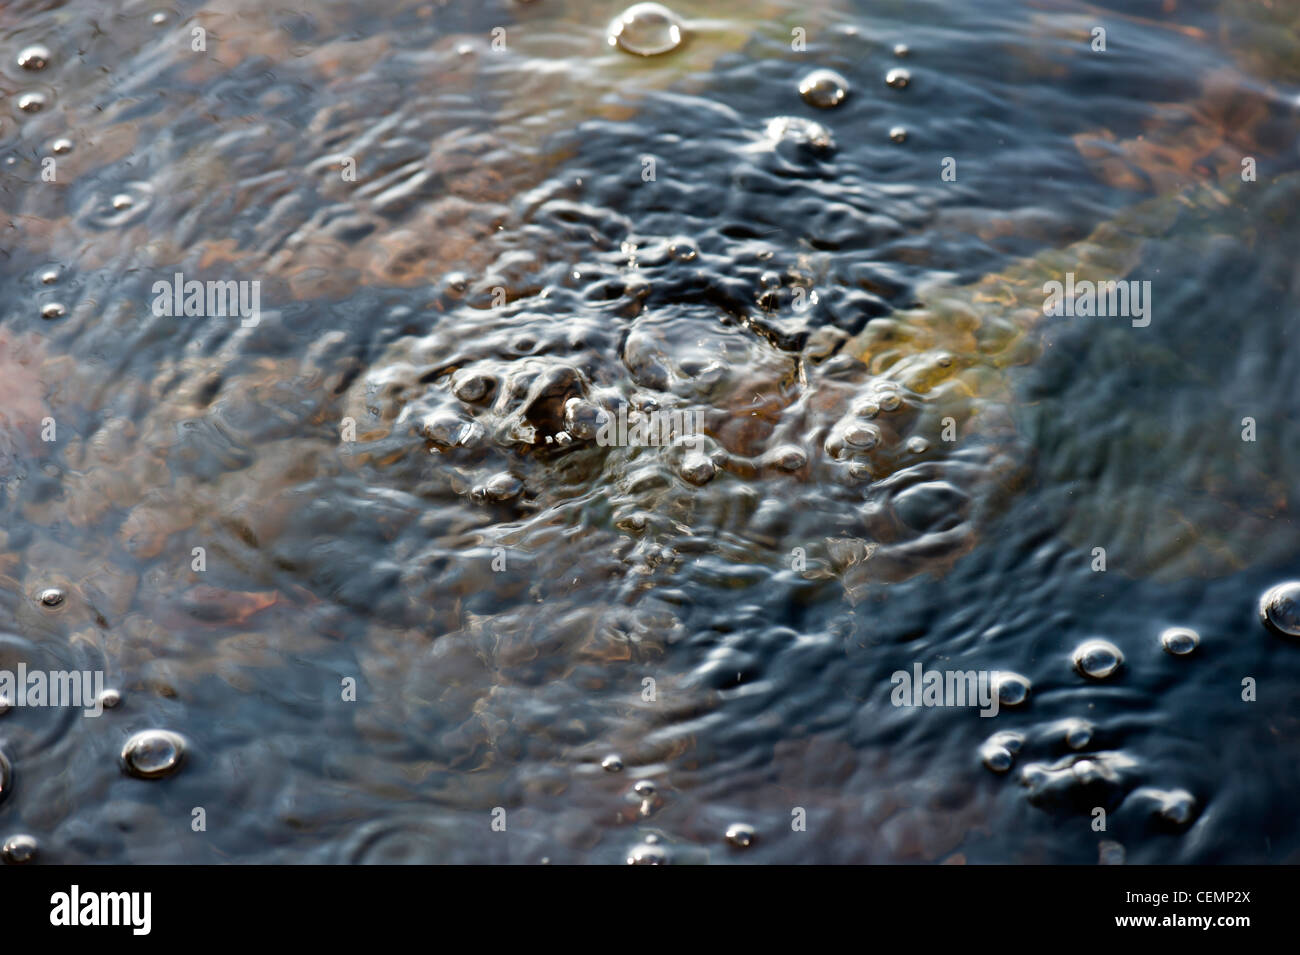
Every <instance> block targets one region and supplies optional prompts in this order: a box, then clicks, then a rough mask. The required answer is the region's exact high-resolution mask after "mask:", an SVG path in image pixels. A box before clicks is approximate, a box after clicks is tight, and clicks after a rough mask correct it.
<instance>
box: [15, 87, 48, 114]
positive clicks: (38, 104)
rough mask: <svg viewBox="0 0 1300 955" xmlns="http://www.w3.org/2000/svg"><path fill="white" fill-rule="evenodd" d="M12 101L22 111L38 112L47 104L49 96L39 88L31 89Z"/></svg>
mask: <svg viewBox="0 0 1300 955" xmlns="http://www.w3.org/2000/svg"><path fill="white" fill-rule="evenodd" d="M14 103H15V105H16V106H17V107H18V108H19V109H20V110H22V111H23V112H24V113H39V112H40V111H41V110H43V109H44V108H45V107H46V106H47V105H48V104H49V97H47V96H46V95H45V94H44V93H42V92H40V91H39V90H31V91H29V92H26V93H22V94H20V95H19V97H18V99H16V100H15V101H14Z"/></svg>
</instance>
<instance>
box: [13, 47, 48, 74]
mask: <svg viewBox="0 0 1300 955" xmlns="http://www.w3.org/2000/svg"><path fill="white" fill-rule="evenodd" d="M18 65H19V66H21V67H22V68H23V69H24V70H31V71H32V72H36V71H38V70H43V69H45V68H46V67H47V66H49V65H50V50H49V47H46V46H42V45H41V44H39V43H34V44H32V45H31V46H29V47H27V48H26V49H24V50H23V51H22V52H21V53H19V54H18Z"/></svg>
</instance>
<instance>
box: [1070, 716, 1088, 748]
mask: <svg viewBox="0 0 1300 955" xmlns="http://www.w3.org/2000/svg"><path fill="white" fill-rule="evenodd" d="M1091 742H1092V724H1091V723H1088V722H1086V721H1084V720H1071V721H1070V723H1069V725H1068V726H1066V728H1065V745H1066V746H1068V747H1070V749H1083V748H1084V747H1085V746H1087V745H1088V744H1089V743H1091Z"/></svg>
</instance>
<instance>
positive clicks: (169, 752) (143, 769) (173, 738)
mask: <svg viewBox="0 0 1300 955" xmlns="http://www.w3.org/2000/svg"><path fill="white" fill-rule="evenodd" d="M184 759H185V740H184V739H183V738H182V737H181V736H180V734H178V733H173V732H171V730H144V731H142V732H139V733H136V734H135V735H134V736H132V737H131V738H130V739H128V740H127V741H126V745H125V746H123V747H122V765H123V767H124V768H125V769H126V771H127V773H129V774H130V775H132V776H136V777H139V778H140V779H160V778H162V777H163V776H169V775H171V774H172V773H174V772H175V771H176V770H177V769H178V768H179V767H180V765H181V762H182V761H183V760H184Z"/></svg>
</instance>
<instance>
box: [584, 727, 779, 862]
mask: <svg viewBox="0 0 1300 955" xmlns="http://www.w3.org/2000/svg"><path fill="white" fill-rule="evenodd" d="M600 766H601V768H602V769H603V770H605V772H607V773H621V772H622V771H623V769H624V765H623V757H621V756H619V755H618V754H617V753H610V754H609V755H608V756H606V757H605V758H604V759H602V760H601V762H600ZM628 799H629V800H630V801H631V802H634V803H637V804H638V808H637V813H638V815H640V816H641V817H642V818H644V817H647V816H649V815H651V814H652V813H653V812H654V811H655V810H656V809H657V808H658V807H659V804H660V802H661V797H660V796H659V788H658V787H657V786H656V785H655V783H654V781H653V780H650V779H638V780H637V781H636V782H635V783H634V784H633V786H632V789H631V791H630V792H629V793H628ZM757 839H758V833H757V832H756V831H755V829H754V827H753V826H751V825H750V824H749V823H745V822H734V823H732V824H731V825H729V826H728V827H727V829H726V832H724V833H723V840H724V841H725V842H726V843H727V845H728V846H730V847H732V848H733V849H748V848H749V847H750V846H752V845H753V844H754V842H755V841H756V840H757ZM673 859H674V853H673V850H672V847H671V846H669V845H666V844H665V843H664V842H663V841H662V839H661V838H660V837H659V836H658V835H656V834H654V833H649V834H647V835H645V836H644V837H643V838H642V839H641V841H640V842H639V843H638V844H637V845H635V846H633V847H632V848H631V849H630V850H629V851H628V854H627V864H628V865H669V864H671V863H672V862H673Z"/></svg>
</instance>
